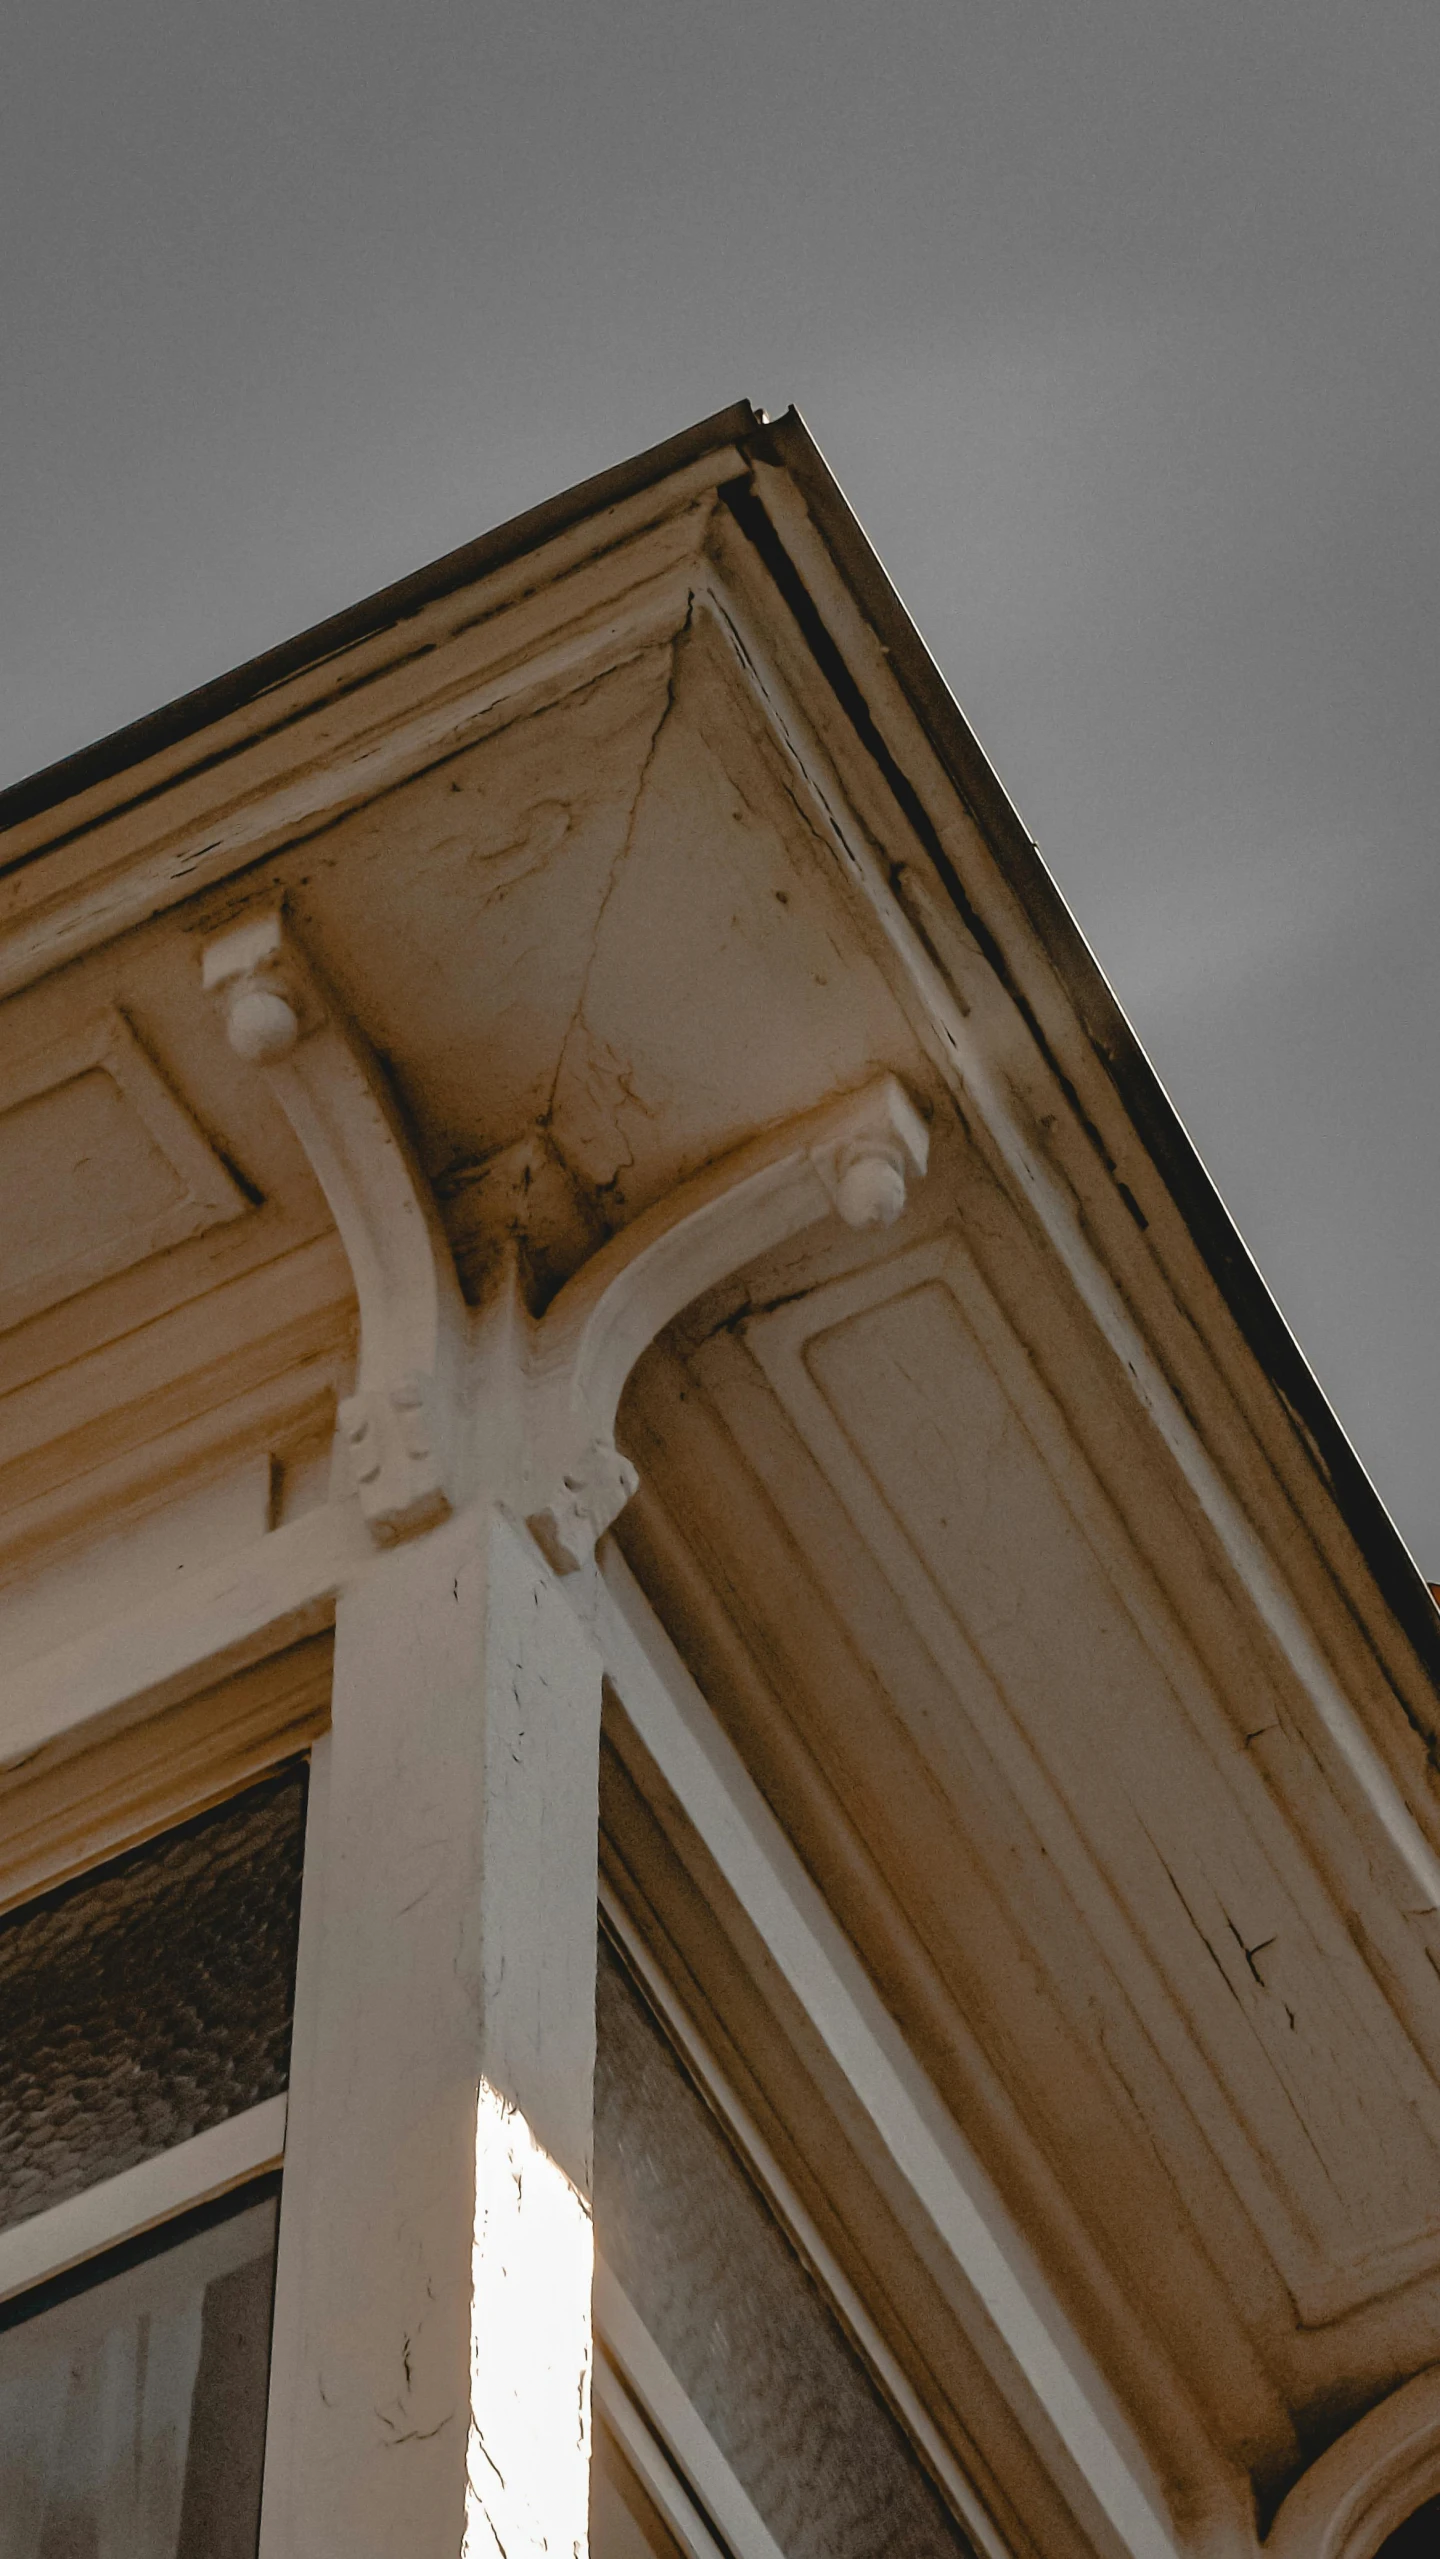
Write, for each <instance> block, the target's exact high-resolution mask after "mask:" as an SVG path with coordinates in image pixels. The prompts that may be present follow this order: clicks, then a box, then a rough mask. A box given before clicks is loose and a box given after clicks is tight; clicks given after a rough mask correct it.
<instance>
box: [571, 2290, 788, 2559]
mask: <svg viewBox="0 0 1440 2559" xmlns="http://www.w3.org/2000/svg"><path fill="white" fill-rule="evenodd" d="M595 2327H596V2332H597V2334H598V2336H599V2339H600V2343H601V2346H602V2347H603V2349H604V2352H605V2353H606V2355H608V2356H609V2358H610V2360H611V2362H612V2363H613V2364H614V2366H615V2368H616V2370H617V2371H618V2373H619V2374H620V2375H621V2377H622V2379H623V2381H624V2383H625V2385H626V2387H627V2388H628V2389H629V2391H630V2392H631V2393H632V2394H633V2397H634V2399H635V2401H636V2404H637V2405H638V2407H639V2409H640V2411H641V2413H642V2415H643V2416H644V2417H645V2419H646V2420H647V2422H648V2424H649V2425H650V2426H651V2427H652V2428H653V2430H654V2432H655V2434H656V2435H657V2436H658V2437H659V2440H660V2442H661V2444H662V2445H663V2446H664V2448H665V2450H666V2451H667V2452H668V2454H669V2455H670V2458H671V2460H672V2461H673V2462H674V2464H675V2466H676V2468H677V2470H679V2471H680V2473H681V2475H682V2477H683V2478H684V2479H686V2480H687V2481H688V2482H689V2485H690V2486H691V2488H692V2489H693V2490H694V2492H695V2496H696V2499H697V2501H698V2503H699V2505H700V2507H701V2509H702V2511H703V2513H705V2514H707V2515H708V2516H709V2517H710V2518H711V2520H712V2522H713V2523H714V2524H715V2527H716V2529H717V2531H718V2532H719V2533H720V2535H721V2538H722V2540H723V2541H724V2544H725V2547H726V2549H727V2550H728V2551H730V2552H731V2553H733V2559H785V2553H784V2552H783V2550H782V2549H781V2548H780V2545H779V2543H778V2542H777V2541H776V2540H775V2538H774V2536H773V2534H772V2533H771V2532H770V2531H769V2530H768V2528H767V2526H766V2524H765V2523H764V2521H763V2519H762V2517H761V2516H760V2515H759V2514H757V2512H756V2510H755V2507H754V2506H753V2505H752V2504H751V2501H750V2498H749V2497H748V2495H747V2494H746V2491H745V2489H744V2488H743V2487H742V2486H741V2483H740V2481H739V2480H738V2479H737V2478H736V2476H735V2473H734V2471H733V2470H732V2469H731V2467H730V2464H729V2462H728V2461H727V2460H726V2458H725V2455H724V2453H723V2452H722V2451H721V2449H720V2447H719V2445H718V2444H717V2443H716V2441H715V2438H714V2436H713V2435H712V2434H711V2432H710V2429H709V2427H708V2426H707V2425H706V2423H705V2421H704V2419H703V2417H702V2416H701V2415H700V2413H699V2410H698V2409H697V2408H696V2407H695V2405H694V2403H693V2401H692V2400H691V2399H690V2397H689V2395H688V2393H687V2392H686V2391H685V2389H684V2387H683V2386H682V2384H681V2383H680V2382H679V2381H677V2380H676V2378H675V2375H674V2373H673V2372H672V2371H671V2369H670V2366H669V2364H668V2363H667V2362H666V2360H665V2357H664V2356H663V2354H662V2353H661V2351H660V2349H659V2347H658V2346H657V2345H656V2343H655V2340H654V2338H653V2337H652V2336H651V2334H650V2331H649V2329H648V2328H647V2327H646V2326H645V2323H644V2321H643V2320H642V2318H641V2317H640V2314H639V2312H638V2311H637V2310H636V2309H635V2307H634V2305H633V2303H632V2302H631V2300H630V2298H629V2295H628V2294H627V2293H626V2292H625V2291H624V2289H623V2287H622V2286H621V2284H620V2283H619V2282H618V2281H617V2279H616V2277H615V2276H614V2275H613V2274H612V2273H611V2272H610V2269H609V2267H608V2266H607V2265H606V2263H605V2260H604V2258H603V2257H602V2256H600V2255H599V2253H598V2251H597V2254H596V2258H595ZM599 2369H601V2370H603V2366H602V2367H600V2368H599ZM599 2396H600V2401H601V2410H602V2414H604V2415H605V2416H606V2418H607V2419H609V2421H610V2422H611V2423H612V2424H614V2422H615V2420H614V2417H613V2415H612V2413H611V2412H612V2407H613V2403H614V2401H615V2400H616V2399H617V2398H618V2397H619V2396H620V2394H619V2393H618V2392H616V2391H615V2389H614V2387H613V2384H612V2385H611V2386H610V2388H609V2389H608V2390H607V2389H606V2388H605V2386H604V2384H602V2385H601V2391H600V2393H599ZM615 2431H616V2432H617V2434H619V2435H620V2437H621V2440H622V2442H625V2444H626V2449H627V2450H628V2451H630V2452H631V2457H632V2459H634V2458H635V2452H634V2449H633V2448H632V2444H631V2442H630V2440H629V2439H628V2436H627V2432H626V2430H625V2429H624V2425H623V2417H622V2423H621V2424H620V2425H617V2426H616V2427H615ZM635 2431H636V2430H635V2429H634V2426H633V2421H632V2425H631V2428H630V2429H629V2434H630V2435H633V2433H634V2432H635ZM636 2467H637V2469H639V2470H640V2473H641V2476H642V2478H644V2479H645V2482H646V2485H647V2487H649V2488H650V2491H651V2494H652V2496H654V2495H655V2494H656V2482H655V2478H654V2475H653V2469H654V2466H653V2465H650V2466H647V2467H643V2468H642V2466H641V2463H640V2461H637V2462H636ZM657 2503H661V2511H662V2513H665V2515H666V2521H667V2522H671V2523H672V2529H674V2528H675V2525H674V2522H673V2519H672V2517H671V2515H670V2513H669V2512H668V2511H667V2505H669V2504H674V2505H678V2503H679V2501H678V2500H677V2499H674V2498H673V2497H672V2498H671V2499H670V2500H668V2501H666V2502H664V2503H662V2502H661V2500H660V2499H659V2498H658V2497H657ZM692 2520H693V2519H692ZM680 2537H681V2538H682V2539H683V2540H684V2541H685V2542H686V2543H687V2545H688V2547H689V2548H690V2549H691V2550H692V2551H694V2550H696V2549H697V2547H698V2548H700V2549H702V2550H704V2549H707V2548H708V2550H713V2549H714V2547H715V2544H714V2542H713V2540H712V2539H711V2537H710V2535H709V2534H708V2533H706V2535H705V2538H704V2542H703V2543H699V2544H697V2538H696V2536H695V2535H694V2533H693V2531H689V2532H682V2534H681V2536H680Z"/></svg>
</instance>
